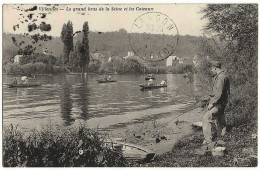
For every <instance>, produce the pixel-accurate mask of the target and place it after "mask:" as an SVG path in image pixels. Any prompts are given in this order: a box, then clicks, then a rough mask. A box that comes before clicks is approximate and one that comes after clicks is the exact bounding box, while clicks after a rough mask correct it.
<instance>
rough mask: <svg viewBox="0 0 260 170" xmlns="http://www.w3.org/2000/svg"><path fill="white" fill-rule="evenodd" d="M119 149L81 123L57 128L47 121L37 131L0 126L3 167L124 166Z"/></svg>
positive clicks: (124, 162)
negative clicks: (110, 146) (116, 149)
mask: <svg viewBox="0 0 260 170" xmlns="http://www.w3.org/2000/svg"><path fill="white" fill-rule="evenodd" d="M125 165H126V161H125V159H124V158H123V156H122V153H121V152H119V151H114V150H111V149H109V148H107V147H105V146H104V142H103V139H102V138H101V137H100V136H99V134H98V133H97V132H95V131H93V130H90V129H88V128H86V127H84V126H81V127H79V128H69V129H65V130H64V129H61V128H59V127H56V128H54V127H53V126H52V125H48V126H47V127H46V128H43V129H42V130H41V131H37V130H32V131H31V132H30V133H29V134H27V135H25V134H23V133H21V132H20V131H19V130H18V128H17V126H16V127H13V125H10V126H8V127H7V126H5V127H4V128H3V166H4V167H17V166H23V167H96V166H100V167H103V166H125Z"/></svg>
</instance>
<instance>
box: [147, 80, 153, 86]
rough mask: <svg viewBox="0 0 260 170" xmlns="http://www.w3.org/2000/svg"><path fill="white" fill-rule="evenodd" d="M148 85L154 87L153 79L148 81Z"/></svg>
mask: <svg viewBox="0 0 260 170" xmlns="http://www.w3.org/2000/svg"><path fill="white" fill-rule="evenodd" d="M147 85H148V86H151V85H153V79H152V78H150V79H149V80H148V83H147Z"/></svg>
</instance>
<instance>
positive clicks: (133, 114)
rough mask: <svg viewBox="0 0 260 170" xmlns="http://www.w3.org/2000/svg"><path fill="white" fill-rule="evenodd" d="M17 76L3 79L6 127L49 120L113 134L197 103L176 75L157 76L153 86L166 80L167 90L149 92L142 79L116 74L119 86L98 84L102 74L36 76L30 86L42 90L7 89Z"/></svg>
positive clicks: (29, 126)
mask: <svg viewBox="0 0 260 170" xmlns="http://www.w3.org/2000/svg"><path fill="white" fill-rule="evenodd" d="M14 77H15V76H10V75H3V124H4V125H8V124H11V123H12V124H15V125H16V124H18V125H19V127H20V128H21V129H22V130H24V131H28V130H31V129H33V128H40V127H42V126H44V125H46V124H48V123H50V122H51V123H52V124H56V125H60V126H71V125H77V124H80V123H85V124H87V126H89V127H90V128H95V127H97V126H98V127H99V128H104V129H110V130H111V129H114V128H120V127H122V126H125V125H127V124H131V123H136V122H139V123H140V122H142V121H145V120H147V119H148V118H149V117H151V116H156V115H160V116H163V115H164V114H165V115H166V113H173V114H174V113H176V114H177V113H178V112H179V111H183V110H185V109H186V108H187V107H188V106H190V105H192V104H193V103H194V102H195V100H194V86H193V85H192V84H191V83H188V82H187V80H186V79H185V78H183V76H182V75H177V74H159V75H156V79H155V82H158V83H159V82H160V81H161V80H163V79H166V80H167V83H168V87H167V88H161V89H154V90H149V91H141V90H140V87H139V84H141V83H144V76H143V75H113V76H112V79H115V80H117V82H116V83H107V84H98V82H97V81H96V80H98V79H100V78H103V76H101V75H88V76H86V77H85V76H81V75H60V76H53V75H38V76H37V77H36V78H31V79H29V82H36V83H41V84H42V86H40V87H33V88H8V87H7V86H5V84H7V83H11V82H12V81H13V80H14ZM17 79H18V80H19V79H20V78H19V77H17ZM18 83H19V81H18Z"/></svg>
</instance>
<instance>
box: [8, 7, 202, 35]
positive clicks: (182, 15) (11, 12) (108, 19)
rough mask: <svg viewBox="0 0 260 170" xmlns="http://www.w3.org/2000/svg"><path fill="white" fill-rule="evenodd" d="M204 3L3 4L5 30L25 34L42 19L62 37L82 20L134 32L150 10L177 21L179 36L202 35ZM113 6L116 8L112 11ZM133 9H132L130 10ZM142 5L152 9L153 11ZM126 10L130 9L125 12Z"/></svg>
mask: <svg viewBox="0 0 260 170" xmlns="http://www.w3.org/2000/svg"><path fill="white" fill-rule="evenodd" d="M205 6H206V5H205V4H136V5H133V4H126V5H118V4H112V5H100V4H99V5H58V6H54V5H52V6H46V5H37V10H34V11H27V12H24V11H25V10H26V9H29V8H32V7H34V5H22V6H21V5H4V6H3V32H5V33H16V34H19V33H26V32H28V31H27V30H28V28H27V25H28V23H32V22H31V21H32V20H33V19H37V21H35V22H34V23H36V24H37V25H39V24H40V23H41V22H45V23H46V24H50V25H51V31H49V32H48V33H47V34H48V35H52V36H60V34H61V29H62V26H63V24H64V23H67V22H68V21H69V20H70V21H72V23H73V29H74V32H75V31H79V30H82V26H83V23H84V22H86V21H88V23H89V28H90V31H100V32H109V31H118V30H119V29H120V28H124V29H125V30H127V31H128V32H131V30H132V26H133V23H134V21H135V20H136V19H137V18H138V17H139V16H140V15H143V14H145V13H147V12H160V13H162V14H163V15H166V16H167V17H168V18H170V19H171V20H172V21H173V22H174V23H175V25H176V26H177V28H178V31H179V34H180V35H187V34H188V35H194V36H199V35H202V34H203V32H202V29H203V26H204V25H205V24H206V22H207V21H206V20H201V18H202V14H201V13H199V11H200V10H201V8H203V7H205ZM18 7H19V8H18ZM53 7H55V10H52V11H51V9H53ZM90 8H91V9H90ZM101 8H103V11H100V9H101ZM112 8H114V9H115V10H113V11H112ZM116 8H117V9H116ZM118 8H122V10H121V11H119V10H118ZM130 8H131V9H133V10H130ZM142 8H146V9H147V8H150V11H147V10H144V9H142ZM21 9H22V10H23V11H21ZM95 9H96V10H95ZM106 9H109V10H108V11H107V10H106ZM124 9H126V10H127V11H124ZM137 9H139V10H137ZM41 13H47V16H46V18H40V16H42V14H41ZM28 14H33V18H32V19H31V20H29V19H28V18H27V15H28ZM23 16H24V18H23ZM37 16H38V18H37ZM25 19H27V20H28V22H25ZM21 22H24V23H21ZM17 24H19V26H18V25H17ZM14 25H17V26H16V30H15V31H14V30H13V26H14ZM18 27H19V28H18ZM34 33H37V31H34V32H31V34H34Z"/></svg>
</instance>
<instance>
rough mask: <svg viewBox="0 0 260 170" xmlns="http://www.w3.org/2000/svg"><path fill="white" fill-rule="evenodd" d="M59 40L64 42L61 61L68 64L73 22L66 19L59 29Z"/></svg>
mask: <svg viewBox="0 0 260 170" xmlns="http://www.w3.org/2000/svg"><path fill="white" fill-rule="evenodd" d="M61 40H62V42H63V44H64V48H63V52H64V55H63V57H64V58H63V62H64V64H68V63H69V55H70V52H71V51H73V24H72V22H71V21H68V23H67V24H64V25H63V27H62V31H61Z"/></svg>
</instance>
